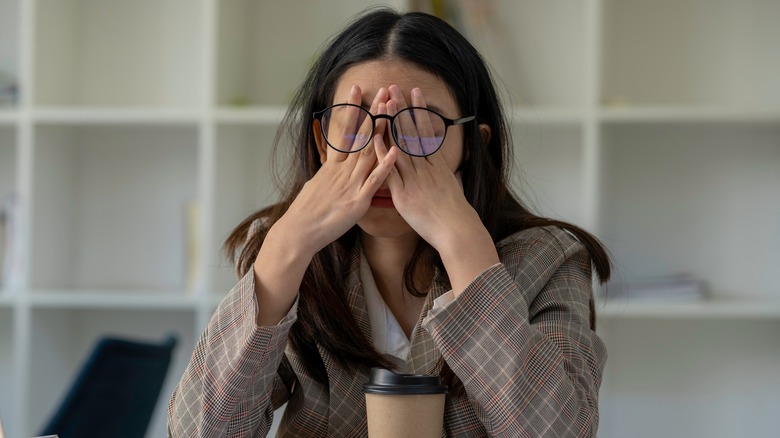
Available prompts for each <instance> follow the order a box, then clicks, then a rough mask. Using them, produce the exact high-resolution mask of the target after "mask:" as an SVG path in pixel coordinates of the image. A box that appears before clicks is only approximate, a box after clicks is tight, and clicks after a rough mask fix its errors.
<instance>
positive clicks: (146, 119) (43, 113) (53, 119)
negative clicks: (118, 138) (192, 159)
mask: <svg viewBox="0 0 780 438" xmlns="http://www.w3.org/2000/svg"><path fill="white" fill-rule="evenodd" d="M32 115H33V120H35V121H36V122H40V123H49V124H63V125H98V124H114V125H125V124H126V125H186V124H191V125H194V124H196V123H198V122H199V121H200V119H201V114H200V112H199V111H197V110H192V109H160V108H153V107H150V108H111V107H105V108H98V107H92V108H77V107H76V108H74V107H69V108H52V107H49V108H36V109H35V110H33V112H32Z"/></svg>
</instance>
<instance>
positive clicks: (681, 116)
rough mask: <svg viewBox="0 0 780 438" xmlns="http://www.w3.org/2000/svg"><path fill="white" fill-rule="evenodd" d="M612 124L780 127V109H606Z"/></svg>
mask: <svg viewBox="0 0 780 438" xmlns="http://www.w3.org/2000/svg"><path fill="white" fill-rule="evenodd" d="M599 120H600V121H602V122H608V123H669V124H680V123H780V109H775V110H772V109H758V108H756V109H749V108H739V107H733V108H712V107H709V108H708V107H693V106H691V107H675V106H647V107H625V108H603V109H601V110H600V111H599Z"/></svg>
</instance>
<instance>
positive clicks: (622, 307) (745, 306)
mask: <svg viewBox="0 0 780 438" xmlns="http://www.w3.org/2000/svg"><path fill="white" fill-rule="evenodd" d="M596 313H597V315H598V316H599V317H601V318H605V319H609V320H615V319H634V318H659V319H660V318H686V319H688V318H717V319H732V318H733V319H780V299H760V298H756V299H748V298H744V299H734V298H729V299H726V298H720V299H711V300H702V301H697V302H653V301H643V302H640V301H630V300H621V299H619V298H617V299H612V300H607V301H606V302H604V303H601V304H597V306H596Z"/></svg>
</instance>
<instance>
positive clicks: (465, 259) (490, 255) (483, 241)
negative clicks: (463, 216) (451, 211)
mask: <svg viewBox="0 0 780 438" xmlns="http://www.w3.org/2000/svg"><path fill="white" fill-rule="evenodd" d="M439 255H440V256H441V260H442V263H443V264H444V268H445V270H446V271H447V276H448V277H449V279H450V284H451V286H452V290H453V292H454V293H455V295H460V293H461V292H462V291H463V290H464V289H465V288H466V287H467V286H468V285H469V284H471V282H472V281H474V279H475V278H477V276H479V275H480V274H481V273H482V272H484V271H485V270H486V269H488V268H490V267H491V266H493V265H495V264H497V263H500V259H499V257H498V251H497V250H496V246H495V244H494V243H493V239H492V237H491V236H490V233H489V232H488V231H487V229H485V227H484V226H481V227H479V228H477V229H471V230H469V231H468V232H467V233H464V234H459V235H458V236H455V237H453V238H451V239H450V243H449V244H448V245H446V246H445V247H444V248H442V250H440V251H439Z"/></svg>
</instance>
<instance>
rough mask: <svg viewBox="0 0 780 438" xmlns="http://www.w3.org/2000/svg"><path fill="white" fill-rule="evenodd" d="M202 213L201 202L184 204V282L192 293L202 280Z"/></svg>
mask: <svg viewBox="0 0 780 438" xmlns="http://www.w3.org/2000/svg"><path fill="white" fill-rule="evenodd" d="M200 214H201V208H200V202H198V201H189V202H186V203H185V204H184V247H185V248H184V251H185V259H184V263H185V268H184V269H185V272H184V277H185V278H184V282H185V289H186V290H187V292H190V293H193V292H195V289H196V288H197V287H198V283H199V281H200V257H201V253H200V252H201V241H200V235H201V223H200V222H201V219H200Z"/></svg>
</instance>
